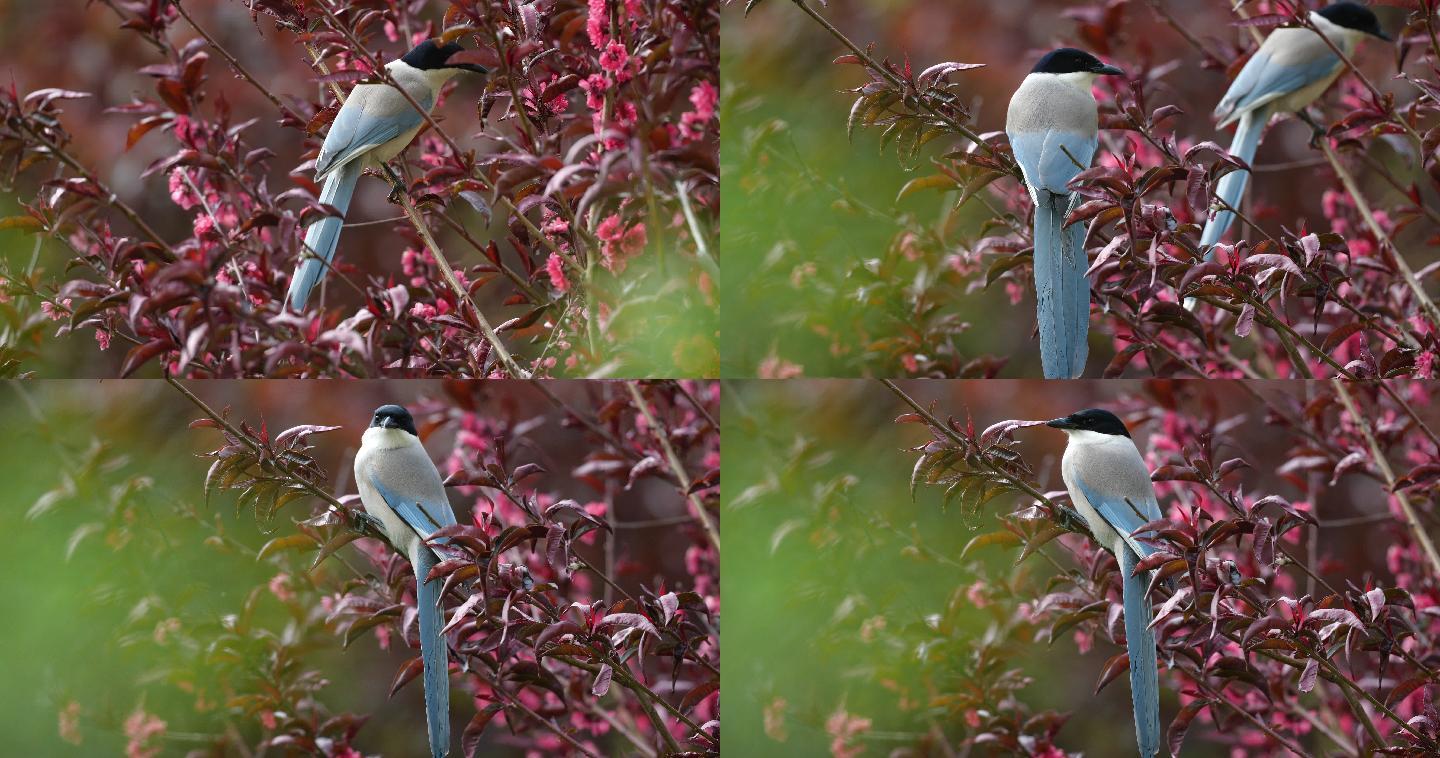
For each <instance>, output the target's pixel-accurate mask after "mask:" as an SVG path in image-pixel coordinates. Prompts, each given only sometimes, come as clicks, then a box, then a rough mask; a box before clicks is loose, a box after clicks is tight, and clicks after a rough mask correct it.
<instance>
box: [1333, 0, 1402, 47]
mask: <svg viewBox="0 0 1440 758" xmlns="http://www.w3.org/2000/svg"><path fill="white" fill-rule="evenodd" d="M1315 12H1316V13H1318V14H1320V15H1321V16H1323V17H1324V18H1325V20H1326V21H1329V22H1330V23H1332V24H1335V25H1336V26H1343V27H1345V28H1346V29H1354V30H1355V31H1357V32H1364V33H1365V34H1369V35H1370V36H1372V37H1379V38H1380V39H1383V40H1387V41H1388V40H1389V39H1390V35H1388V34H1386V33H1385V32H1383V31H1381V30H1380V21H1379V20H1378V19H1376V18H1375V14H1374V13H1371V12H1370V9H1369V8H1366V7H1365V6H1363V5H1361V4H1359V3H1334V4H1333V5H1327V6H1325V7H1324V8H1321V9H1320V10H1318V11H1315Z"/></svg>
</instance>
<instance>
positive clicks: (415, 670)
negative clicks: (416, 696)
mask: <svg viewBox="0 0 1440 758" xmlns="http://www.w3.org/2000/svg"><path fill="white" fill-rule="evenodd" d="M424 670H425V660H424V659H423V658H421V657H420V656H418V655H417V656H415V657H414V658H411V659H410V660H408V661H405V662H404V663H403V664H401V665H400V668H399V670H397V671H396V672H395V681H393V682H391V683H390V697H395V693H397V692H399V691H400V688H401V687H404V686H405V685H407V684H409V683H410V680H411V679H414V678H415V677H417V676H419V675H420V672H421V671H424Z"/></svg>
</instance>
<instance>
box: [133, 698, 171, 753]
mask: <svg viewBox="0 0 1440 758" xmlns="http://www.w3.org/2000/svg"><path fill="white" fill-rule="evenodd" d="M164 734H165V722H164V721H161V720H160V719H159V718H158V717H156V716H152V715H150V714H148V713H146V712H145V709H144V708H143V707H138V708H136V709H135V711H134V712H133V713H131V714H130V716H129V717H127V718H126V719H125V738H126V739H127V740H129V742H128V743H127V744H126V745H125V756H126V758H154V757H155V756H156V755H159V754H160V748H159V747H158V746H153V745H150V744H149V743H151V742H152V741H153V740H156V739H158V738H159V737H160V736H162V735H164Z"/></svg>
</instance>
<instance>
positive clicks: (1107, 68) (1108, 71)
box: [1095, 63, 1125, 76]
mask: <svg viewBox="0 0 1440 758" xmlns="http://www.w3.org/2000/svg"><path fill="white" fill-rule="evenodd" d="M1095 73H1097V74H1103V75H1108V76H1124V75H1125V72H1124V71H1121V70H1120V69H1118V68H1116V67H1114V66H1111V65H1110V64H1108V63H1107V64H1105V65H1103V66H1101V67H1100V68H1098V69H1096V70H1095Z"/></svg>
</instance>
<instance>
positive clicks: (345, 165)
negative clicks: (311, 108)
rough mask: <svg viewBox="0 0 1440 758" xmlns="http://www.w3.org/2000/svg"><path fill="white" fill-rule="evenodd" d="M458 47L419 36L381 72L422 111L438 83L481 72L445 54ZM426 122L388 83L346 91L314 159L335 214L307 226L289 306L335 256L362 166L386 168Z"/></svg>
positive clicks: (298, 304)
mask: <svg viewBox="0 0 1440 758" xmlns="http://www.w3.org/2000/svg"><path fill="white" fill-rule="evenodd" d="M463 49H464V48H462V47H460V46H459V45H457V44H454V43H451V44H445V45H442V44H440V43H438V42H436V41H435V40H425V41H424V42H421V43H420V44H419V45H417V46H416V47H415V48H414V49H413V50H411V51H410V52H408V53H406V54H405V56H404V57H403V58H400V59H399V60H394V61H391V62H389V63H387V64H385V70H386V71H388V72H389V73H390V77H391V78H392V79H394V81H395V84H397V85H399V86H400V87H401V88H403V89H404V90H405V93H406V94H408V95H409V96H410V97H411V98H412V99H413V100H414V101H415V104H418V105H419V106H421V107H422V108H424V109H425V110H426V111H427V112H428V111H429V110H430V109H431V108H434V107H435V101H436V99H437V98H438V97H439V95H440V88H441V87H443V86H445V83H446V82H448V81H449V80H450V77H452V76H454V75H456V74H458V73H460V72H461V71H471V72H475V73H480V74H483V73H485V72H486V70H485V68H484V67H483V66H478V65H475V64H473V63H452V62H451V58H452V57H453V56H454V55H455V54H456V53H459V52H460V51H462V50H463ZM424 123H425V117H424V116H423V115H421V113H420V111H418V110H416V109H415V105H414V104H411V103H410V101H409V100H406V99H405V95H402V94H400V92H398V91H397V90H396V89H395V87H394V86H391V85H390V84H388V83H382V84H361V85H359V86H357V87H355V89H353V90H351V92H350V97H349V98H348V99H346V101H345V105H343V106H342V107H341V108H340V112H339V113H338V114H336V116H335V122H334V123H332V124H331V125H330V133H329V134H327V135H325V143H324V144H323V145H321V147H320V155H319V157H317V158H316V159H315V179H316V180H317V181H323V182H324V184H323V185H322V187H321V189H320V202H321V203H323V204H325V205H329V206H332V207H334V208H335V210H337V211H339V212H340V215H339V216H326V217H325V218H322V219H320V220H319V221H316V222H315V223H313V224H311V225H310V227H309V228H308V229H306V230H305V248H306V249H305V250H303V251H302V252H301V256H300V265H299V266H297V267H296V269H295V276H294V278H293V279H291V280H290V292H289V293H288V298H287V299H288V300H289V303H290V307H291V308H294V309H295V310H297V311H298V310H303V309H304V308H305V303H306V301H307V300H309V299H310V292H311V290H313V289H315V285H316V284H319V283H320V280H321V279H322V278H323V277H324V276H325V271H326V270H327V269H329V268H330V265H331V261H333V260H334V259H335V246H336V245H337V244H338V243H339V241H340V228H341V227H342V226H343V225H344V223H345V211H346V210H347V209H349V207H350V197H351V196H352V195H353V194H354V193H355V183H356V182H357V181H359V179H360V175H361V173H363V172H364V171H365V169H366V168H367V167H374V168H379V167H381V166H384V164H385V163H386V162H387V161H389V160H390V159H391V158H394V157H395V156H397V155H399V154H400V152H401V151H402V150H404V149H405V148H406V146H408V145H409V144H410V140H413V139H415V135H416V134H419V133H420V127H421V126H423V125H424Z"/></svg>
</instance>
